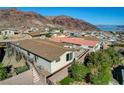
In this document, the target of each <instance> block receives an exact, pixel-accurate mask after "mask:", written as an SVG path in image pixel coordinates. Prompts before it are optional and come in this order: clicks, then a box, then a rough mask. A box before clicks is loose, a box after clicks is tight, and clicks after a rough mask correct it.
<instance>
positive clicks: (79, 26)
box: [0, 8, 97, 31]
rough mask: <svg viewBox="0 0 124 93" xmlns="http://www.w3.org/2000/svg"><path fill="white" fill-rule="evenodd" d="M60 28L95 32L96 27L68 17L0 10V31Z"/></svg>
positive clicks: (12, 9)
mask: <svg viewBox="0 0 124 93" xmlns="http://www.w3.org/2000/svg"><path fill="white" fill-rule="evenodd" d="M46 26H47V27H62V28H63V29H67V30H72V31H82V30H84V31H88V30H91V31H92V30H96V29H97V28H96V26H94V25H92V24H90V23H88V22H85V21H83V20H79V19H76V18H72V17H69V16H63V15H62V16H53V17H52V16H49V17H48V16H47V17H45V16H42V15H41V14H37V13H34V12H23V11H20V10H17V9H15V8H10V9H1V10H0V30H2V29H7V28H15V29H16V30H22V31H25V30H26V29H30V28H32V27H34V28H38V29H39V30H40V29H43V28H44V27H46Z"/></svg>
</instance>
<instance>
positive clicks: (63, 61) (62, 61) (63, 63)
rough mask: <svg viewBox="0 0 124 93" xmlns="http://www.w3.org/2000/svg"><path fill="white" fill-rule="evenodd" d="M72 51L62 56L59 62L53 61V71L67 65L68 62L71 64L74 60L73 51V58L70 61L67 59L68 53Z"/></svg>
mask: <svg viewBox="0 0 124 93" xmlns="http://www.w3.org/2000/svg"><path fill="white" fill-rule="evenodd" d="M68 53H71V51H70V52H65V53H64V54H63V55H62V56H60V61H59V62H56V61H54V62H52V63H51V73H53V72H55V71H57V70H59V69H60V68H62V67H64V66H66V65H67V64H70V63H71V62H73V60H74V53H73V58H72V60H70V61H66V54H68Z"/></svg>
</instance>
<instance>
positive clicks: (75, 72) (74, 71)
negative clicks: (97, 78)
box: [70, 64, 90, 81]
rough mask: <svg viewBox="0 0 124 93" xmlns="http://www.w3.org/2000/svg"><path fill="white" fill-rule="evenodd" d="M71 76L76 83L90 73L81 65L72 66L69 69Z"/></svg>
mask: <svg viewBox="0 0 124 93" xmlns="http://www.w3.org/2000/svg"><path fill="white" fill-rule="evenodd" d="M70 70H71V75H72V77H73V78H74V79H75V80H76V81H82V80H83V79H85V77H86V75H87V74H88V73H89V72H90V71H89V69H88V68H87V67H86V66H84V65H83V64H73V65H72V67H71V69H70Z"/></svg>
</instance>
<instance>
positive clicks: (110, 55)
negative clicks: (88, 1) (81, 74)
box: [85, 48, 122, 84]
mask: <svg viewBox="0 0 124 93" xmlns="http://www.w3.org/2000/svg"><path fill="white" fill-rule="evenodd" d="M121 62H122V61H121V59H120V54H119V53H118V52H117V51H115V50H114V49H113V48H108V49H107V50H104V51H97V52H93V53H91V54H89V55H88V56H87V57H86V60H85V64H86V66H87V67H88V68H89V69H90V71H91V75H90V78H91V83H93V84H108V82H109V81H110V80H111V78H112V73H111V68H113V67H115V66H118V65H120V64H121Z"/></svg>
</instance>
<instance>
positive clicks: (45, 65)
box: [36, 57, 51, 73]
mask: <svg viewBox="0 0 124 93" xmlns="http://www.w3.org/2000/svg"><path fill="white" fill-rule="evenodd" d="M36 63H37V65H38V66H41V68H43V69H45V70H46V71H48V72H50V73H51V63H50V62H48V61H46V60H44V59H42V58H40V57H38V58H37V61H36Z"/></svg>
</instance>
